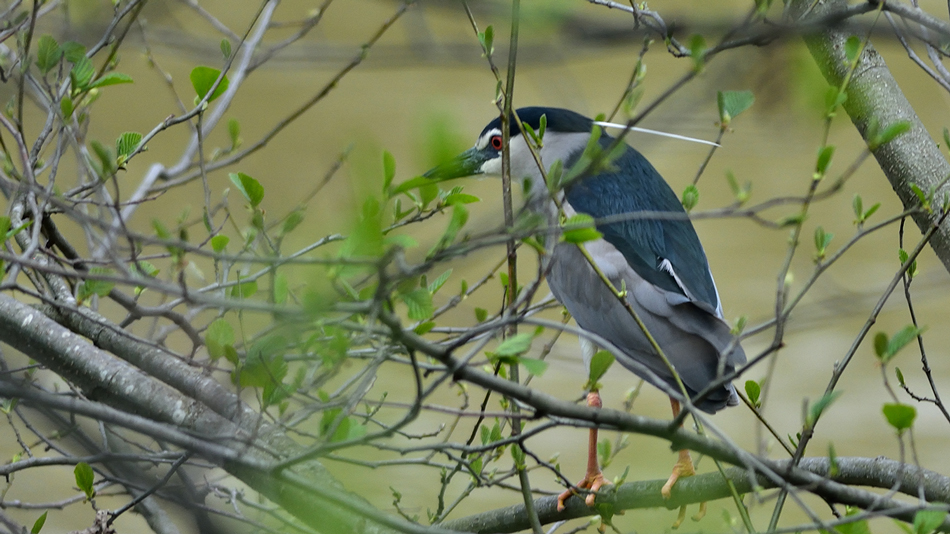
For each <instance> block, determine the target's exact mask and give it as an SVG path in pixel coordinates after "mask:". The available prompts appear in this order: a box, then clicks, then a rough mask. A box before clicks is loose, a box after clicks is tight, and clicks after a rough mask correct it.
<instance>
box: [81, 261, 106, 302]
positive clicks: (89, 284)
mask: <svg viewBox="0 0 950 534" xmlns="http://www.w3.org/2000/svg"><path fill="white" fill-rule="evenodd" d="M89 274H92V275H97V276H107V277H114V276H115V271H113V270H112V269H106V268H104V267H93V268H92V269H89ZM114 287H115V282H114V281H112V280H96V279H92V278H87V279H86V280H83V283H82V284H81V285H80V286H79V288H78V289H77V291H76V300H78V301H79V302H85V301H86V300H87V299H88V298H89V297H91V296H93V295H98V296H100V297H104V296H106V295H108V294H109V292H110V291H112V288H114Z"/></svg>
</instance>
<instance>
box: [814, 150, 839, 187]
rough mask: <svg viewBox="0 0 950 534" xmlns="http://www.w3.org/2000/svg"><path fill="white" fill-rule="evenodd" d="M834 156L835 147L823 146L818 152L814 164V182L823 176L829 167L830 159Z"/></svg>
mask: <svg viewBox="0 0 950 534" xmlns="http://www.w3.org/2000/svg"><path fill="white" fill-rule="evenodd" d="M834 155H835V147H834V146H833V145H825V146H823V147H821V149H820V150H818V161H817V162H816V163H815V175H814V178H815V180H820V179H821V178H822V177H824V176H825V173H826V172H827V171H828V166H829V165H831V158H832V157H833V156H834Z"/></svg>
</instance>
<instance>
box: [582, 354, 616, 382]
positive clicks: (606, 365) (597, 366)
mask: <svg viewBox="0 0 950 534" xmlns="http://www.w3.org/2000/svg"><path fill="white" fill-rule="evenodd" d="M615 359H616V358H614V355H613V354H611V353H610V352H608V351H606V350H599V351H597V352H596V353H594V356H593V357H591V359H590V368H589V369H588V373H587V379H588V382H590V384H591V385H593V384H596V383H597V382H598V381H600V379H601V378H603V376H604V375H605V374H607V370H608V369H610V366H611V365H613V364H614V360H615Z"/></svg>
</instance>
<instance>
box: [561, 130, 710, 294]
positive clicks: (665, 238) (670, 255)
mask: <svg viewBox="0 0 950 534" xmlns="http://www.w3.org/2000/svg"><path fill="white" fill-rule="evenodd" d="M613 142H614V139H613V138H612V137H610V136H609V135H607V134H603V135H602V136H601V138H600V145H601V146H602V147H604V148H606V147H608V146H610V145H611V144H612V143H613ZM623 149H624V150H623V153H622V155H621V156H620V157H618V158H617V159H615V160H614V161H613V162H611V165H612V166H613V167H614V168H615V170H614V171H613V172H604V173H601V174H596V175H594V176H589V177H581V178H580V179H578V180H576V181H574V182H573V183H571V184H569V185H568V187H567V188H566V190H565V195H566V197H567V201H568V202H569V203H570V204H571V206H573V207H574V209H575V210H576V211H578V212H581V213H586V214H588V215H590V216H592V217H594V219H601V218H604V217H610V216H617V215H624V214H632V217H631V218H630V219H628V220H623V221H617V222H610V223H606V224H598V225H597V229H598V230H599V231H600V232H601V233H602V234H603V235H604V239H605V240H606V241H607V242H609V243H610V244H611V245H613V246H614V247H616V248H617V249H618V250H619V251H620V252H621V253H622V254H623V255H624V257H625V258H626V260H627V262H628V263H629V264H630V265H631V266H632V267H633V268H634V270H636V271H637V274H639V275H640V276H641V277H643V278H644V279H646V280H647V281H649V282H650V283H652V284H654V285H656V286H659V287H661V288H663V289H665V290H667V291H671V292H675V293H680V294H684V295H685V293H684V292H683V290H682V289H681V288H680V287H679V285H678V284H677V283H676V281H675V280H674V279H673V276H672V275H671V274H670V273H669V272H668V271H666V270H664V269H662V268H661V266H660V264H661V262H662V261H663V260H664V259H666V260H669V262H670V264H671V265H672V266H673V270H674V272H676V274H677V276H678V277H679V278H680V280H681V281H682V282H683V284H684V285H685V286H686V288H687V289H688V290H689V292H690V293H691V296H692V297H693V298H694V299H695V300H698V301H700V302H699V304H701V305H702V304H705V306H703V307H708V310H707V311H709V312H711V313H716V310H717V309H718V308H719V296H718V294H717V292H716V286H715V284H714V282H713V279H712V275H711V273H710V271H709V264H708V262H707V260H706V254H705V252H703V247H702V245H701V244H700V242H699V237H698V236H697V235H696V230H695V229H694V228H693V225H692V223H691V222H690V221H689V219H687V218H686V211H685V210H684V209H683V205H682V204H681V203H680V201H679V199H678V198H677V196H676V194H675V193H674V192H673V190H672V189H671V188H670V186H669V185H668V184H667V183H666V181H665V180H663V178H662V177H661V176H660V173H659V172H657V170H656V169H655V168H654V167H653V165H651V164H650V162H649V161H647V159H646V158H645V157H643V155H642V154H640V153H639V152H637V151H636V150H635V149H633V148H632V147H630V146H628V145H626V144H625V145H624V146H623ZM565 163H568V162H565ZM640 211H666V212H672V213H675V214H678V215H682V217H683V218H681V219H679V218H677V219H647V218H637V217H636V215H635V214H636V212H640Z"/></svg>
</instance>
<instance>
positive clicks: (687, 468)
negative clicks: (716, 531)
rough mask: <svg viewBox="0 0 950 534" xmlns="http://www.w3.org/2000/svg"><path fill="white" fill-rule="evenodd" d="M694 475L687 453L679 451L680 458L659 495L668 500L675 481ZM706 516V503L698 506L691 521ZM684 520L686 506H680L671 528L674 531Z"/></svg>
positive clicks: (691, 462) (694, 469) (694, 470)
mask: <svg viewBox="0 0 950 534" xmlns="http://www.w3.org/2000/svg"><path fill="white" fill-rule="evenodd" d="M695 474H696V468H694V467H693V459H692V458H690V456H689V451H680V458H679V460H677V462H676V464H675V465H674V466H673V473H672V474H671V475H670V478H669V480H667V481H666V484H664V485H663V488H662V489H661V490H660V493H662V494H663V498H664V499H669V498H670V494H671V493H672V491H673V485H674V484H676V481H677V480H679V479H680V478H686V477H691V476H693V475H695ZM705 515H706V503H704V502H703V503H700V504H699V512H697V513H696V515H694V516H693V521H699V520H700V519H702V518H703V517H704V516H705ZM685 519H686V506H681V507H680V511H679V515H677V517H676V521H674V522H673V525H672V528H673V529H674V530H675V529H677V528H679V527H680V525H682V524H683V520H685Z"/></svg>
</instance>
